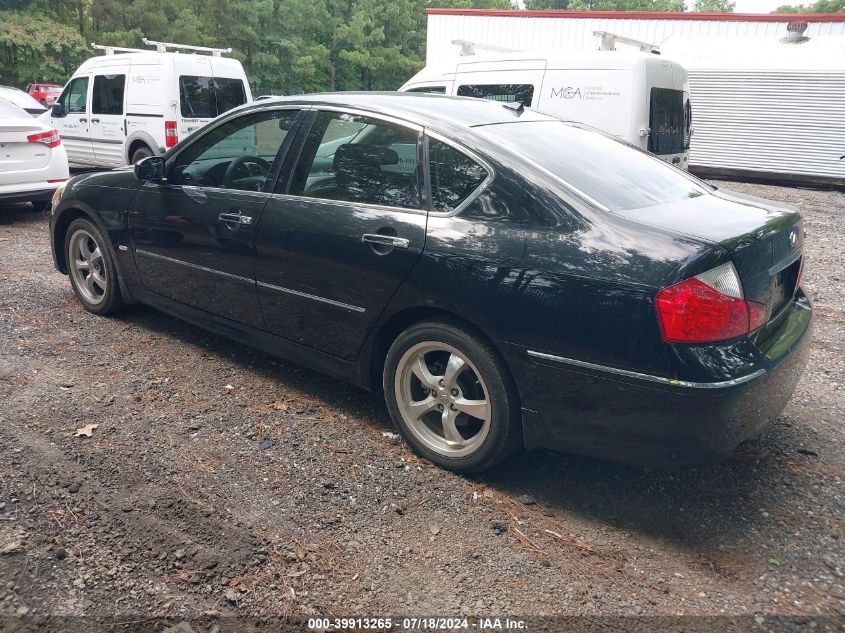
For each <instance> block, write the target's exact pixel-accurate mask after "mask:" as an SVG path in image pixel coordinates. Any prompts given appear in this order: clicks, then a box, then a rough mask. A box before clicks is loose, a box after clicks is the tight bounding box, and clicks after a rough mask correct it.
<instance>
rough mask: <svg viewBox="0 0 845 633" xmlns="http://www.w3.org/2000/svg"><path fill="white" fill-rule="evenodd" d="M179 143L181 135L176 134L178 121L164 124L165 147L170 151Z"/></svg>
mask: <svg viewBox="0 0 845 633" xmlns="http://www.w3.org/2000/svg"><path fill="white" fill-rule="evenodd" d="M178 142H179V134H178V132H176V121H165V122H164V146H165V147H166V148H167V149H170V148H171V147H173V146H174V145H176V143H178Z"/></svg>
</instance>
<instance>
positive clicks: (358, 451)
mask: <svg viewBox="0 0 845 633" xmlns="http://www.w3.org/2000/svg"><path fill="white" fill-rule="evenodd" d="M722 184H724V185H725V186H728V187H730V188H734V189H737V190H740V191H743V192H750V193H754V194H757V195H762V196H766V197H770V198H776V199H780V200H785V201H788V202H791V203H793V204H796V205H798V206H799V207H800V208H801V209H802V210H803V211H804V212H805V216H806V226H807V233H808V236H807V250H808V253H809V257H810V259H809V266H808V270H807V273H806V287H807V289H808V291H809V294H810V295H811V296H812V297H813V299H814V301H815V311H816V329H815V338H814V343H813V351H812V359H811V362H810V365H809V367H808V369H807V372H806V374H805V375H804V378H803V379H802V381H801V383H800V384H799V386H798V389H797V391H796V393H795V395H794V397H793V398H792V401H791V402H790V404H789V405H788V406H787V408H786V410H785V411H784V412H783V414H782V415H781V416H780V418H779V419H778V420H777V422H776V423H775V424H774V425H773V426H771V427H770V428H769V429H768V430H767V431H766V432H765V434H764V435H763V437H762V438H761V439H760V440H759V441H756V442H753V443H750V444H748V445H746V446H744V447H743V448H742V449H741V450H740V452H739V453H738V454H737V455H736V456H735V457H734V458H733V459H731V460H730V461H728V462H727V463H724V464H721V465H717V466H713V467H710V468H706V469H702V470H697V471H691V472H683V473H665V472H658V471H651V470H643V469H639V468H633V467H629V466H620V465H616V464H610V463H605V462H600V461H595V460H589V459H583V458H578V457H573V456H567V455H562V454H556V453H546V452H542V451H535V452H532V453H529V454H521V455H517V456H515V457H513V458H511V459H510V460H509V461H507V462H506V463H505V464H503V465H502V466H500V467H498V468H496V469H495V470H494V471H492V472H489V473H487V474H485V475H483V476H480V477H477V478H467V477H460V476H456V475H452V474H450V473H448V472H444V471H442V470H440V469H438V468H436V467H433V466H431V465H429V464H427V463H423V462H421V461H420V460H418V459H417V458H415V457H414V456H413V454H412V453H411V452H410V451H409V450H408V449H407V448H406V447H405V446H404V445H403V444H401V443H399V441H398V440H397V438H396V436H395V435H393V428H392V427H391V424H390V421H389V419H388V417H387V414H386V413H385V410H384V407H383V404H382V403H381V402H380V401H379V400H378V399H377V398H376V397H375V396H373V395H371V394H368V393H365V392H362V391H359V390H357V389H355V388H352V387H350V386H348V385H346V384H343V383H340V382H337V381H335V380H332V379H329V378H326V377H323V376H321V375H318V374H316V373H313V372H311V371H307V370H304V369H301V368H299V367H296V366H294V365H291V364H288V363H286V362H284V361H280V360H278V359H274V358H272V357H270V356H268V355H266V354H264V353H262V352H260V351H255V350H252V349H248V348H245V347H243V346H241V345H238V344H235V343H232V342H230V341H228V340H226V339H223V338H221V337H218V336H216V335H213V334H209V333H207V332H205V331H202V330H199V329H197V328H195V327H193V326H190V325H187V324H185V323H181V322H179V321H176V320H174V319H171V318H169V317H166V316H164V315H162V314H160V313H157V312H155V311H153V310H151V309H147V308H143V307H138V308H135V309H133V310H131V311H130V312H128V313H126V314H125V315H122V316H120V317H119V318H101V317H96V316H93V315H91V314H89V313H87V312H85V311H84V310H83V309H82V307H81V306H80V304H79V303H78V302H77V301H76V300H75V298H74V296H73V293H72V292H71V289H70V285H69V283H68V280H67V278H66V277H64V276H62V275H60V274H59V273H57V272H56V271H55V270H54V269H53V266H52V263H51V259H50V254H49V245H48V237H47V220H46V218H45V217H44V216H43V215H41V214H39V213H37V212H35V211H33V210H32V209H28V208H24V207H12V208H4V209H2V210H0V630H9V631H12V630H18V629H19V628H23V627H24V624H26V623H32V622H34V623H36V624H39V623H40V625H42V626H46V627H47V628H49V629H50V630H59V629H62V628H63V627H64V628H66V629H69V625H67V623H69V622H83V621H92V622H93V621H111V622H117V623H140V624H143V625H145V626H148V627H149V630H156V631H160V630H162V629H164V628H165V627H166V626H172V625H174V623H176V624H178V623H180V622H182V623H183V624H184V626H183V627H182V628H181V629H178V630H179V631H180V633H181V632H182V631H185V630H186V629H185V627H188V628H187V630H193V631H196V632H197V633H199V631H201V630H213V627H214V626H217V625H219V623H222V622H234V621H240V622H247V621H248V622H250V623H252V624H253V625H260V624H262V623H263V624H265V625H270V624H272V623H274V622H279V620H278V618H279V617H281V616H295V617H303V616H305V617H307V616H329V617H334V616H338V617H343V616H377V615H381V616H389V615H392V616H394V617H397V616H431V615H442V616H457V615H474V616H505V615H511V616H522V617H527V616H537V617H543V616H561V615H566V616H677V615H683V616H707V617H709V618H711V619H710V620H707V619H705V618H702V619H699V620H697V621H698V622H699V623H708V624H706V626H704V628H705V629H709V630H713V629H716V628H719V629H725V628H727V630H732V629H730V628H729V627H725V626H723V625H722V624H720V623H719V622H720V621H719V619H718V617H719V616H744V619H743V620H741V622H742V623H744V624H743V625H742V626H741V628H740V629H737V630H745V629H744V625H745V624H747V625H749V627H760V629H759V630H772V629H777V628H778V623H782V622H785V621H786V620H785V619H779V617H781V616H796V618H793V619H791V620H789V621H790V622H797V623H798V624H799V625H802V626H806V627H811V626H813V627H816V630H830V629H831V628H837V627H839V626H841V623H842V622H843V621H845V579H843V574H845V543H843V539H845V520H843V516H845V494H843V478H845V444H844V443H843V440H845V430H843V424H842V423H843V414H845V194H843V193H842V192H829V191H827V192H826V191H814V190H806V189H797V188H784V187H775V186H763V185H749V184H728V183H722ZM86 425H96V428H93V429H92V430H91V437H76V436H75V432H76V430H77V429H79V428H81V427H85V426H86ZM2 616H6V619H5V620H3V618H2ZM24 616H25V617H24ZM62 618H64V619H62ZM85 618H88V620H86V619H85ZM641 620H643V618H632V619H631V621H632V622H636V621H641ZM548 621H549V622H554V621H553V620H548ZM694 621H696V620H695V619H694V618H689V619H688V620H687V622H694ZM2 622H5V628H4V625H3V624H2ZM51 622H53V624H52V625H51V624H50V623H51ZM56 622H65V625H61V626H60V625H57V624H55V623H56ZM191 623H193V624H191ZM215 623H217V624H215ZM206 625H207V626H206ZM191 626H193V627H194V628H193V629H191ZM51 627H52V628H51ZM204 627H206V628H204ZM551 628H554V626H553V627H551ZM172 630H173V631H176V630H177V629H172ZM608 630H611V629H608ZM612 630H620V629H619V628H618V627H616V628H613V629H612ZM807 630H809V628H808V629H807Z"/></svg>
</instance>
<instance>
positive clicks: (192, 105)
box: [179, 75, 246, 119]
mask: <svg viewBox="0 0 845 633" xmlns="http://www.w3.org/2000/svg"><path fill="white" fill-rule="evenodd" d="M244 103H246V91H245V90H244V83H243V81H241V80H240V79H226V78H223V77H197V76H193V75H182V76H181V77H179V107H180V110H181V112H182V116H183V117H185V118H186V119H213V118H214V117H216V116H219V115H221V114H223V113H224V112H227V111H228V110H231V109H232V108H235V107H237V106H239V105H242V104H244Z"/></svg>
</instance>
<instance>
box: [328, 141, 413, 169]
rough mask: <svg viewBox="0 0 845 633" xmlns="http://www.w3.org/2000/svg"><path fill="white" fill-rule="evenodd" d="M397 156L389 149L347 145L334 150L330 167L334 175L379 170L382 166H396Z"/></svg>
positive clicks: (374, 146)
mask: <svg viewBox="0 0 845 633" xmlns="http://www.w3.org/2000/svg"><path fill="white" fill-rule="evenodd" d="M398 163H399V154H397V153H396V152H395V151H393V150H392V149H390V148H389V147H378V146H376V145H364V144H360V143H359V144H354V143H347V144H346V145H341V146H340V147H338V148H337V150H335V153H334V162H333V164H332V167H333V168H334V171H335V173H337V172H339V171H342V172H345V171H349V170H350V169H352V170H354V169H361V168H370V169H373V168H379V167H381V166H382V165H396V164H398Z"/></svg>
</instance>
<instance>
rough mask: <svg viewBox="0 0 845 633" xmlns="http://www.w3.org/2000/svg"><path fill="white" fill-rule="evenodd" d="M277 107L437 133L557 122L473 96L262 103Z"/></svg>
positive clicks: (333, 97)
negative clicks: (347, 114)
mask: <svg viewBox="0 0 845 633" xmlns="http://www.w3.org/2000/svg"><path fill="white" fill-rule="evenodd" d="M275 104H278V105H285V104H297V105H298V104H302V105H310V106H314V107H321V106H332V107H340V108H351V109H360V110H363V111H369V112H372V113H374V114H381V115H387V116H391V117H394V118H396V119H401V120H403V121H407V122H408V123H414V124H416V125H420V126H423V127H428V128H432V129H435V130H436V129H438V128H444V127H463V128H471V127H477V126H480V125H494V124H497V123H510V122H513V121H556V120H557V119H555V118H554V117H551V116H548V115H545V114H540V113H539V112H536V111H534V110H530V109H528V108H525V109H523V110H522V112H517V111H516V110H515V109H514V108H513V107H508V106H509V105H510V106H512V104H503V103H501V102H496V101H489V100H487V99H476V98H472V97H447V96H443V95H434V94H426V93H418V92H330V93H320V94H310V95H299V96H290V97H271V98H268V99H262V100H261V101H259V102H258V105H259V106H260V107H267V106H271V105H275Z"/></svg>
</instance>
